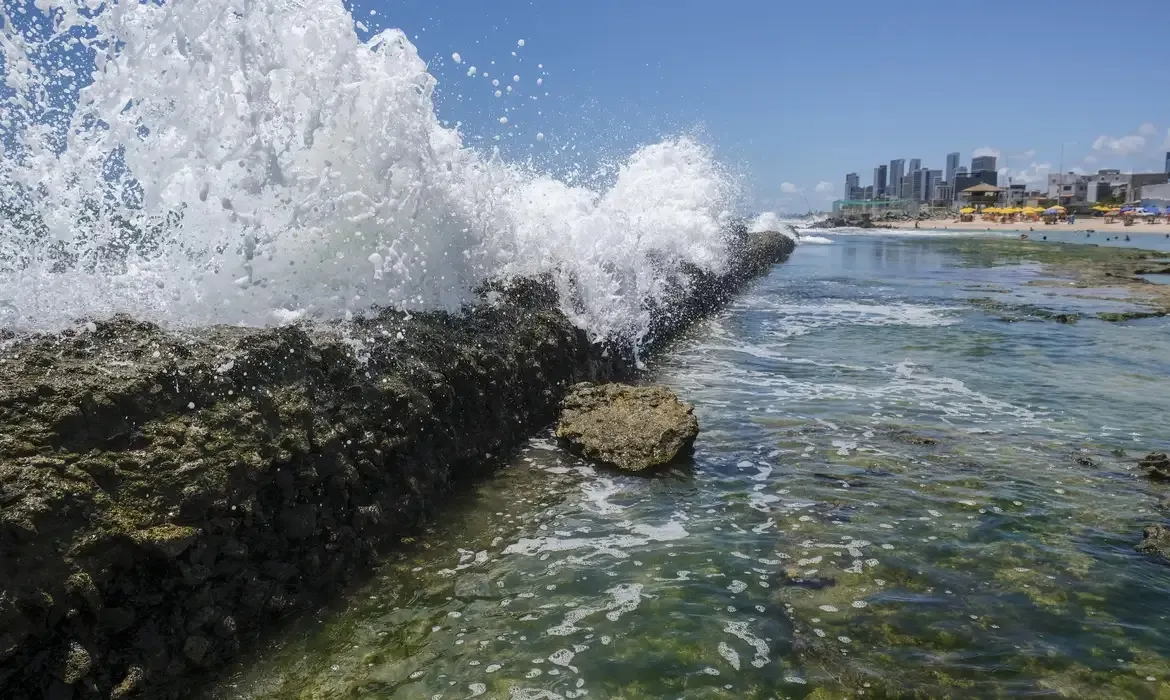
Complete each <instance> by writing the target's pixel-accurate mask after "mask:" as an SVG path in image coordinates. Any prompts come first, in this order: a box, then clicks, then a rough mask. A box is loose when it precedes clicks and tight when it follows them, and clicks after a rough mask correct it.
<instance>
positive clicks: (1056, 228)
mask: <svg viewBox="0 0 1170 700" xmlns="http://www.w3.org/2000/svg"><path fill="white" fill-rule="evenodd" d="M904 223H905V225H904V227H900V228H906V229H912V228H914V223H913V222H910V221H907V222H904ZM918 228H920V229H926V230H931V231H968V232H980V231H984V232H986V231H999V232H1005V231H1006V232H1009V233H1028V234H1044V233H1046V232H1047V233H1053V232H1058V233H1084V232H1086V231H1094V232H1096V233H1108V234H1110V235H1113V234H1118V235H1127V236H1148V235H1159V236H1165V235H1166V234H1168V233H1170V223H1159V224H1145V223H1136V224H1134V225H1133V226H1126V225H1125V224H1123V223H1121V222H1120V221H1119V222H1117V223H1112V224H1107V223H1105V220H1104V219H1097V218H1092V217H1088V218H1083V219H1082V218H1078V219H1077V220H1076V223H1075V224H1071V225H1070V224H1045V223H1043V222H1035V221H1033V222H1029V221H1022V222H1020V221H1017V222H1015V223H1009V224H1001V223H993V222H990V221H967V222H958V221H955V220H954V219H927V220H924V221H919V222H918Z"/></svg>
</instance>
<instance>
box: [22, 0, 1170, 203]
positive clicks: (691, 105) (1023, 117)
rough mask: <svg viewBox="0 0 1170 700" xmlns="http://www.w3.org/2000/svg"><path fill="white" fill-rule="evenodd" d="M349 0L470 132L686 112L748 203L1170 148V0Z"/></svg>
mask: <svg viewBox="0 0 1170 700" xmlns="http://www.w3.org/2000/svg"><path fill="white" fill-rule="evenodd" d="M3 1H4V3H5V5H9V3H14V4H16V5H27V4H29V2H31V0H3ZM297 1H299V2H303V1H304V0H297ZM344 1H346V2H347V3H348V4H349V6H350V7H351V8H352V11H353V13H354V16H355V18H356V19H357V20H359V21H361V22H362V23H363V24H364V25H367V31H366V32H363V33H365V34H368V33H369V32H370V31H374V30H378V29H385V28H391V27H397V28H401V29H403V30H404V31H405V32H406V34H407V35H408V36H409V37H410V38H411V39H412V41H413V42H414V43H415V45H416V46H417V47H418V49H419V53H420V55H421V56H422V57H423V58H424V59H425V60H427V61H428V63H429V69H430V71H431V73H432V74H433V75H435V76H436V78H437V79H438V81H439V86H438V92H437V96H436V100H437V102H438V109H439V114H440V116H441V117H442V118H444V119H447V120H450V122H452V123H454V122H459V123H460V124H461V130H462V131H463V132H464V133H465V134H466V136H467V140H468V143H470V144H472V145H477V146H498V147H499V148H500V149H501V151H502V152H503V153H504V155H505V156H506V157H508V158H509V159H512V160H524V159H527V158H532V159H533V160H534V161H536V163H537V164H538V165H539V167H541V168H542V169H545V170H550V171H553V172H555V173H557V174H560V175H571V174H573V173H576V174H578V175H582V176H584V177H586V178H589V177H591V176H593V175H595V174H600V175H601V176H604V175H605V171H601V170H599V169H598V167H597V166H599V165H612V164H613V163H614V162H617V161H619V160H621V159H622V158H624V157H625V156H627V155H628V154H629V153H630V152H632V151H633V149H635V148H636V147H637V146H638V145H639V144H643V143H647V142H652V141H656V140H658V139H660V138H662V137H663V136H667V135H672V134H678V133H691V134H697V135H698V136H699V137H700V138H701V139H702V140H704V141H705V142H707V143H709V144H711V145H712V147H714V148H715V149H716V151H717V153H718V155H719V157H720V159H721V160H722V161H724V162H725V163H727V164H729V166H730V167H732V168H733V169H734V170H736V171H737V172H738V173H740V174H741V176H742V179H743V182H744V183H745V186H746V195H747V201H746V202H745V203H746V204H747V206H750V207H752V208H755V209H758V210H763V209H775V210H793V211H801V210H804V208H805V203H804V202H805V199H806V198H807V200H808V201H809V203H810V204H811V205H812V206H814V207H818V208H819V207H825V206H827V205H828V203H829V202H830V201H831V200H832V199H833V198H835V197H839V196H840V195H841V192H842V188H843V185H844V176H845V173H847V172H854V171H855V172H857V173H858V174H859V175H860V177H861V181H862V183H863V184H868V183H869V182H870V181H871V179H872V173H873V167H874V166H875V165H878V164H880V163H888V162H889V161H890V160H891V159H893V158H905V159H911V158H921V159H922V160H923V163H924V164H925V165H927V166H930V167H935V168H942V167H943V165H944V158H945V154H946V153H948V152H951V151H956V150H957V151H959V152H960V153H961V155H962V161H963V162H964V163H969V161H970V158H971V156H972V155H973V154H974V153H976V152H993V153H996V154H998V155H999V156H1000V161H999V165H1000V166H1001V168H1002V167H1007V168H1008V169H1009V170H1010V171H1011V172H1010V174H1011V175H1012V176H1013V177H1014V178H1015V179H1016V181H1021V180H1022V181H1025V182H1036V183H1039V182H1042V181H1043V179H1044V177H1045V175H1046V174H1047V173H1048V172H1049V171H1053V172H1054V171H1056V170H1057V168H1058V167H1059V164H1060V162H1061V149H1062V145H1063V147H1064V158H1063V163H1064V166H1065V169H1066V170H1068V169H1074V168H1079V169H1082V170H1086V171H1092V170H1095V169H1097V168H1102V167H1118V168H1122V169H1124V170H1161V169H1162V167H1163V163H1164V154H1165V152H1166V151H1167V150H1170V132H1168V129H1170V80H1167V78H1168V77H1170V58H1168V57H1167V55H1166V54H1167V52H1168V51H1170V41H1167V37H1168V36H1170V0H1130V2H1128V3H1127V4H1126V5H1125V6H1124V7H1123V8H1119V9H1110V6H1107V5H1106V4H1104V3H1102V2H1100V0H1094V1H1093V2H1088V1H1087V0H1065V1H1064V2H1056V1H1055V0H1030V1H1029V2H1009V0H992V2H989V3H983V4H982V5H978V4H972V3H948V2H940V1H939V0H930V1H929V2H928V1H926V0H900V1H898V2H888V3H885V4H884V5H883V3H876V2H872V0H868V1H866V2H860V1H858V0H831V1H830V2H801V3H793V2H782V1H780V0H771V1H766V0H725V1H724V2H713V1H712V0H701V1H700V0H676V1H674V2H664V1H662V0H490V1H489V0H477V1H475V2H472V1H471V0H447V1H446V2H440V3H435V2H424V1H423V0H344ZM371 13H373V14H371ZM983 18H986V19H983ZM520 40H523V41H524V45H523V46H518V42H519V41H520ZM453 53H459V54H460V58H461V59H462V61H461V62H460V63H456V62H455V61H454V60H453V59H452V54H453ZM493 61H494V63H493ZM472 65H474V66H475V67H476V75H475V76H474V77H470V76H468V74H467V73H468V70H469V68H470V66H472ZM485 72H487V73H489V75H488V77H486V78H485V77H484V75H483V74H484V73H485ZM513 76H518V77H519V80H518V81H514V80H513ZM537 79H540V80H541V81H542V82H543V84H541V85H537V82H536V81H537ZM493 80H499V81H500V85H499V86H495V85H492V81H493ZM509 86H511V87H512V91H511V92H508V91H507V88H508V87H509ZM496 90H499V91H500V93H501V96H500V97H498V98H497V97H495V96H494V93H495V91H496ZM501 117H505V118H506V119H507V123H506V124H502V123H501V122H500V119H501ZM538 133H539V134H541V135H542V136H543V139H542V140H539V141H538V140H537V134H538ZM609 172H612V170H610V171H609Z"/></svg>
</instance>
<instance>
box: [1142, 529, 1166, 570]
mask: <svg viewBox="0 0 1170 700" xmlns="http://www.w3.org/2000/svg"><path fill="white" fill-rule="evenodd" d="M1134 549H1136V550H1137V551H1139V552H1141V553H1142V554H1146V555H1149V556H1151V557H1156V558H1158V559H1160V560H1161V561H1162V562H1163V563H1166V564H1170V529H1167V528H1166V527H1165V526H1163V525H1151V526H1149V527H1147V528H1146V529H1145V530H1144V531H1143V532H1142V541H1141V542H1140V543H1138V545H1137V546H1136V547H1134Z"/></svg>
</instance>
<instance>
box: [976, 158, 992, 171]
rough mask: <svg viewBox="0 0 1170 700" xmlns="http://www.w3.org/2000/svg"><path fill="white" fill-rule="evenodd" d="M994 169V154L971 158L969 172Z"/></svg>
mask: <svg viewBox="0 0 1170 700" xmlns="http://www.w3.org/2000/svg"><path fill="white" fill-rule="evenodd" d="M984 170H995V156H975V157H974V158H972V159H971V172H973V173H978V172H982V171H984Z"/></svg>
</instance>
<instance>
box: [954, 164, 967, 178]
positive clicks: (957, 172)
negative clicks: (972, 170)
mask: <svg viewBox="0 0 1170 700" xmlns="http://www.w3.org/2000/svg"><path fill="white" fill-rule="evenodd" d="M967 172H968V171H967V166H965V165H960V166H959V167H957V168H955V176H956V177H958V176H959V175H966V174H967ZM951 180H954V178H951Z"/></svg>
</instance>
